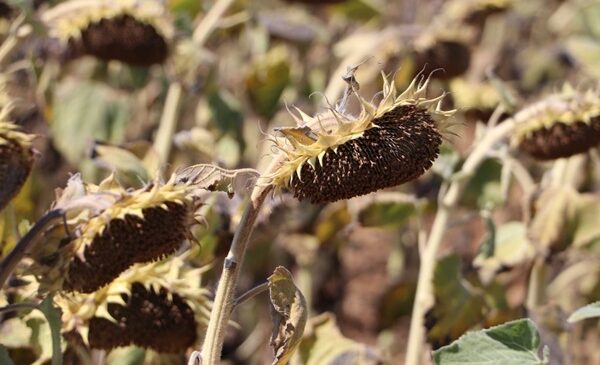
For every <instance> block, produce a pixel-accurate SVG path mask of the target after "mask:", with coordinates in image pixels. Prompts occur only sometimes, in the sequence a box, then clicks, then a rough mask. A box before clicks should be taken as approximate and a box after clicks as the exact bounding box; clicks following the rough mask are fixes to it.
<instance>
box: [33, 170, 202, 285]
mask: <svg viewBox="0 0 600 365" xmlns="http://www.w3.org/2000/svg"><path fill="white" fill-rule="evenodd" d="M175 179H176V176H174V177H173V178H172V179H171V180H169V182H167V183H164V184H161V183H154V184H152V185H149V186H148V187H146V188H142V189H139V190H135V191H129V190H125V189H124V188H122V187H121V186H120V185H119V184H118V183H117V182H116V180H115V179H114V178H113V177H112V176H111V177H109V178H108V179H106V180H105V181H103V182H102V183H101V184H100V185H98V186H96V185H92V184H84V183H83V182H82V181H81V180H80V179H79V178H78V177H74V178H73V179H72V180H71V181H70V183H69V186H68V187H67V189H65V191H64V192H63V193H62V195H61V197H60V198H59V199H58V201H57V203H56V207H58V208H62V207H66V208H64V209H65V210H66V211H67V218H66V225H63V224H61V225H57V226H55V227H52V228H51V229H50V231H49V232H47V234H46V237H47V240H48V244H46V245H44V246H43V247H42V248H41V249H40V250H39V251H38V252H36V253H34V254H33V256H34V259H35V261H36V262H35V264H34V265H33V266H32V268H31V272H32V273H34V274H36V275H37V276H38V277H40V281H41V283H42V285H41V289H42V290H50V291H52V290H59V289H66V290H70V291H78V292H84V293H90V292H93V291H95V290H97V289H98V288H100V287H102V286H104V285H106V284H108V283H110V282H111V281H112V280H113V279H115V278H116V277H117V276H118V275H119V274H120V273H121V272H123V271H124V270H126V269H127V268H129V267H130V266H131V265H133V264H135V263H143V262H149V261H154V260H159V259H161V258H163V257H165V256H167V255H170V254H172V253H173V252H175V251H177V250H178V249H179V248H180V247H181V245H182V243H183V242H184V241H185V240H186V239H191V238H192V235H191V233H190V227H191V226H192V225H193V224H194V223H195V220H194V212H195V211H196V209H197V208H198V203H197V201H196V198H195V197H194V195H193V194H191V189H192V187H191V185H189V184H186V183H176V182H175Z"/></svg>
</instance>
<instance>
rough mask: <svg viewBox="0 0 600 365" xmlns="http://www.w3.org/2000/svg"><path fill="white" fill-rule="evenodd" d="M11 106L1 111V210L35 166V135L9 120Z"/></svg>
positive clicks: (17, 191)
mask: <svg viewBox="0 0 600 365" xmlns="http://www.w3.org/2000/svg"><path fill="white" fill-rule="evenodd" d="M9 113H10V106H6V107H4V108H3V109H2V110H1V111H0V187H1V188H0V210H2V209H4V207H5V206H6V205H7V204H8V203H9V202H10V201H11V200H12V199H13V198H14V197H15V195H17V194H18V193H19V191H20V190H21V187H23V184H25V181H26V180H27V177H28V176H29V173H30V172H31V168H32V167H33V161H34V153H33V148H32V147H31V142H32V140H33V138H34V137H33V136H32V135H30V134H26V133H23V132H20V131H19V127H18V126H17V125H15V124H13V123H12V122H10V121H8V114H9Z"/></svg>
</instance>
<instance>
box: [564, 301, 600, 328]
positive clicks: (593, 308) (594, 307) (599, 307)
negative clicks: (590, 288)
mask: <svg viewBox="0 0 600 365" xmlns="http://www.w3.org/2000/svg"><path fill="white" fill-rule="evenodd" d="M597 317H600V302H595V303H591V304H588V305H586V306H585V307H581V308H579V309H578V310H576V311H575V312H573V314H571V316H570V317H569V319H568V321H569V322H571V323H573V322H578V321H581V320H583V319H588V318H597Z"/></svg>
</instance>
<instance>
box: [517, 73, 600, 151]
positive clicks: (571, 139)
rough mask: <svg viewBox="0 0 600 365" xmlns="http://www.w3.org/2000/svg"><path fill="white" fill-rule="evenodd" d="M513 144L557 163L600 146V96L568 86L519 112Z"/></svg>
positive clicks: (597, 92)
mask: <svg viewBox="0 0 600 365" xmlns="http://www.w3.org/2000/svg"><path fill="white" fill-rule="evenodd" d="M519 120H520V122H519V123H518V124H517V126H516V129H515V132H514V133H513V135H512V138H511V143H512V145H513V146H517V147H518V148H519V149H520V150H521V151H523V152H525V153H526V154H528V155H530V156H532V157H534V158H536V159H538V160H554V159H557V158H563V157H570V156H573V155H576V154H579V153H583V152H586V151H588V150H589V149H590V148H593V147H595V146H597V145H598V144H600V94H599V91H598V90H588V91H585V92H582V91H577V90H575V89H573V88H572V87H571V86H569V85H566V86H565V87H564V88H563V90H562V91H561V92H560V93H556V94H553V95H550V96H548V97H547V98H545V99H544V100H542V101H540V102H537V103H535V104H533V105H531V106H529V107H527V108H526V109H524V110H523V111H522V112H520V113H519Z"/></svg>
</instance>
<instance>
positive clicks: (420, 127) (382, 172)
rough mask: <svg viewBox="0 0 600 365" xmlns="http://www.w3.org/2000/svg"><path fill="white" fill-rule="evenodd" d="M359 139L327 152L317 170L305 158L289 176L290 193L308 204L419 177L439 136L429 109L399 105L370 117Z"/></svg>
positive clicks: (431, 158)
mask: <svg viewBox="0 0 600 365" xmlns="http://www.w3.org/2000/svg"><path fill="white" fill-rule="evenodd" d="M373 124H375V125H377V126H378V128H371V129H368V130H366V131H365V132H364V134H363V136H361V137H360V138H357V139H354V140H351V141H348V142H346V143H344V144H343V145H340V146H339V147H338V149H337V153H334V152H333V151H331V150H330V151H328V152H327V153H325V156H324V157H323V165H322V166H320V165H317V166H315V167H316V170H315V169H313V168H312V167H311V166H310V165H309V164H308V163H305V164H304V166H303V167H302V171H301V177H302V179H301V180H300V179H298V177H297V176H294V180H293V181H292V184H291V188H292V190H293V192H294V196H295V197H296V198H298V199H300V200H304V199H307V200H310V201H311V202H312V203H321V202H334V201H336V200H340V199H349V198H352V197H355V196H359V195H364V194H368V193H371V192H373V191H376V190H379V189H383V188H388V187H392V186H396V185H400V184H402V183H405V182H407V181H411V180H413V179H416V178H417V177H419V176H421V175H422V174H423V173H424V172H425V171H427V170H428V169H429V168H430V167H431V165H432V163H433V161H434V160H435V159H436V158H437V156H438V154H439V146H440V144H441V143H442V137H441V135H440V133H439V132H438V130H437V128H436V126H435V122H434V121H433V119H432V118H431V116H430V115H429V113H428V112H427V111H426V110H424V109H421V108H417V107H415V106H412V105H407V106H401V107H398V108H396V109H394V110H392V111H390V112H388V113H386V114H384V115H383V116H382V117H381V118H378V119H376V120H374V121H373Z"/></svg>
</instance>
